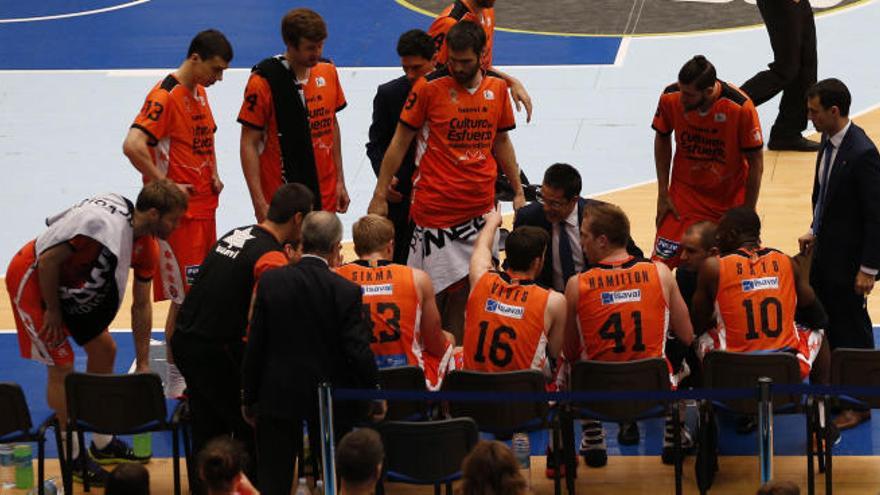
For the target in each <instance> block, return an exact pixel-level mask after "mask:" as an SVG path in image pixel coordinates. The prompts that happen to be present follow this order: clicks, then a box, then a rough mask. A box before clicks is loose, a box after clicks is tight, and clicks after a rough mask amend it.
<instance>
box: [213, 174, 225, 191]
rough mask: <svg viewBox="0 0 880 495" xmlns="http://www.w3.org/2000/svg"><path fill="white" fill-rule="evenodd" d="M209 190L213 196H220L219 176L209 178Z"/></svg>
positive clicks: (220, 183) (221, 189) (221, 183)
mask: <svg viewBox="0 0 880 495" xmlns="http://www.w3.org/2000/svg"><path fill="white" fill-rule="evenodd" d="M211 189H212V190H213V191H214V194H220V192H221V191H223V181H222V180H220V176H219V175H217V174H214V175H213V176H212V177H211Z"/></svg>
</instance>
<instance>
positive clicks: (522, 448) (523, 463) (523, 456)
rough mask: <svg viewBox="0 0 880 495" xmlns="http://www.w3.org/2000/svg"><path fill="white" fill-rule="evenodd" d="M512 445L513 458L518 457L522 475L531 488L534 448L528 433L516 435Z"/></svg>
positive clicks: (517, 460)
mask: <svg viewBox="0 0 880 495" xmlns="http://www.w3.org/2000/svg"><path fill="white" fill-rule="evenodd" d="M511 444H512V446H513V456H514V457H516V462H518V463H519V467H520V470H521V471H522V472H523V473H522V474H523V476H524V477H525V479H526V482H527V483H528V484H529V486H531V484H532V482H531V454H532V446H531V443H530V442H529V436H528V435H527V434H526V433H515V434H514V435H513V441H512V442H511Z"/></svg>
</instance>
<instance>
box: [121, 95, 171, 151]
mask: <svg viewBox="0 0 880 495" xmlns="http://www.w3.org/2000/svg"><path fill="white" fill-rule="evenodd" d="M171 104H172V101H171V93H169V92H168V91H166V90H164V89H162V88H154V89H153V90H152V91H150V94H148V95H147V99H146V101H144V106H142V107H141V111H140V113H138V114H137V117H135V119H134V123H133V124H132V125H131V126H132V127H134V128H137V129H140V130H142V131H143V132H145V133H146V134H147V136H149V137H150V139H149V141H148V144H149V145H150V146H156V144H158V143H159V140H160V139H162V138H164V137H165V136H167V135H168V132H169V129H171V128H172V127H173V122H172V119H173V118H174V116H173V113H174V112H172V111H171V108H170V106H171Z"/></svg>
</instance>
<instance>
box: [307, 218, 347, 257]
mask: <svg viewBox="0 0 880 495" xmlns="http://www.w3.org/2000/svg"><path fill="white" fill-rule="evenodd" d="M341 242H342V222H340V221H339V217H337V216H336V214H335V213H330V212H328V211H313V212H311V213H309V214H308V215H306V219H305V220H303V226H302V250H303V254H314V255H316V256H320V257H322V258H324V259H326V260H327V262H328V263H330V265H331V266H335V265H334V264H333V263H334V262H338V261H339V258H340V250H341V248H342V247H341Z"/></svg>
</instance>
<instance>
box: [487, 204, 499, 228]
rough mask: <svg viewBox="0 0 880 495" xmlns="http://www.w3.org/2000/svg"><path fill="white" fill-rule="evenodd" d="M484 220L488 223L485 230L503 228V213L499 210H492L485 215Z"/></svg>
mask: <svg viewBox="0 0 880 495" xmlns="http://www.w3.org/2000/svg"><path fill="white" fill-rule="evenodd" d="M483 220H485V221H486V225H485V227H483V228H489V229H497V228H498V227H500V226H501V212H500V211H498V208H492V210H490V211H489V212H488V213H486V214H485V215H483Z"/></svg>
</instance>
